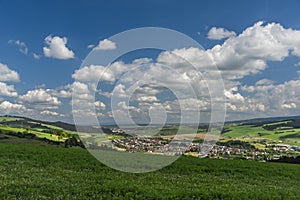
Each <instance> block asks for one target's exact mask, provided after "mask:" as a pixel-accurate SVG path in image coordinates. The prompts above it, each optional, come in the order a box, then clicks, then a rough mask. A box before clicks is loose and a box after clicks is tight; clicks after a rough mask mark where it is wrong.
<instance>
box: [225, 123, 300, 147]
mask: <svg viewBox="0 0 300 200" xmlns="http://www.w3.org/2000/svg"><path fill="white" fill-rule="evenodd" d="M223 132H224V133H223V134H221V136H222V137H225V138H239V139H241V138H260V139H262V138H265V139H269V140H273V141H274V142H275V143H276V142H277V143H285V144H291V145H297V146H300V126H299V121H298V120H285V121H275V122H271V123H269V122H268V123H257V124H255V123H254V124H246V123H244V124H243V123H242V124H229V125H226V126H225V127H224V131H223Z"/></svg>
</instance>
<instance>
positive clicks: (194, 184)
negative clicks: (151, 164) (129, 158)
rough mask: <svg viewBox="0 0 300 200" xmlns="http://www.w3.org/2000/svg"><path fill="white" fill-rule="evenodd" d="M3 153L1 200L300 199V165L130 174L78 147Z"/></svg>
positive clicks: (16, 147)
mask: <svg viewBox="0 0 300 200" xmlns="http://www.w3.org/2000/svg"><path fill="white" fill-rule="evenodd" d="M18 140H19V139H18ZM21 140H24V139H21ZM41 144H42V143H41ZM0 152H1V154H0V171H1V175H0V188H1V189H0V199H298V197H299V196H300V190H299V185H300V179H299V177H300V165H293V164H283V163H260V162H253V161H242V160H219V159H198V158H191V157H181V158H180V159H178V160H177V161H176V162H174V163H173V164H172V165H170V166H168V167H165V168H163V169H161V170H158V171H155V172H150V173H144V174H132V173H125V172H120V171H116V170H114V169H111V168H109V167H107V166H105V165H103V164H101V163H100V162H99V161H98V160H96V159H95V158H94V157H92V156H91V155H90V154H89V153H88V152H87V151H86V150H85V149H82V148H79V147H76V148H63V147H59V146H55V145H46V146H45V145H44V146H42V145H40V144H37V143H36V144H33V143H32V144H27V145H26V144H21V143H15V144H4V143H1V140H0Z"/></svg>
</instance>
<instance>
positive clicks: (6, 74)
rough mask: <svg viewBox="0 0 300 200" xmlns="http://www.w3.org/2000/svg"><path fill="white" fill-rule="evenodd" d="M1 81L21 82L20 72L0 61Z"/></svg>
mask: <svg viewBox="0 0 300 200" xmlns="http://www.w3.org/2000/svg"><path fill="white" fill-rule="evenodd" d="M0 81H2V82H19V81H20V76H19V74H18V73H17V72H16V71H14V70H11V69H9V68H8V66H7V65H5V64H2V63H0Z"/></svg>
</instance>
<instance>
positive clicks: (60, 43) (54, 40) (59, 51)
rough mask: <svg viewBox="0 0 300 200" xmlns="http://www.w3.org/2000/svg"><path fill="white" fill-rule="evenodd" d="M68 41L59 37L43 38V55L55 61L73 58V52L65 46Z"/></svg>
mask: <svg viewBox="0 0 300 200" xmlns="http://www.w3.org/2000/svg"><path fill="white" fill-rule="evenodd" d="M67 42H68V39H67V38H66V37H59V36H54V37H52V36H51V35H49V36H47V37H46V38H45V43H46V45H47V46H46V47H43V51H44V55H45V56H46V57H52V58H56V59H62V60H66V59H70V58H74V52H73V51H72V50H70V49H68V47H67V46H66V45H67Z"/></svg>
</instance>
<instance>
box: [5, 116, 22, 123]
mask: <svg viewBox="0 0 300 200" xmlns="http://www.w3.org/2000/svg"><path fill="white" fill-rule="evenodd" d="M18 120H23V118H21V117H3V116H0V122H3V121H18Z"/></svg>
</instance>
